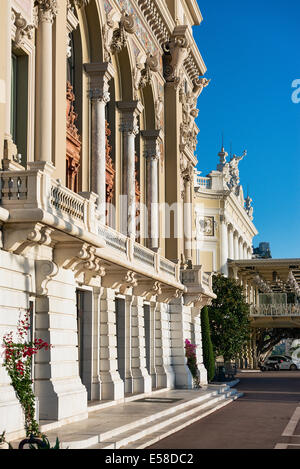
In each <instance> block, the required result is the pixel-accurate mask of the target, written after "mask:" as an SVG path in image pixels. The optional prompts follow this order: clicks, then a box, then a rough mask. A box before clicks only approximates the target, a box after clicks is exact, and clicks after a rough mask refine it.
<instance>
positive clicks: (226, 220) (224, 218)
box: [220, 214, 228, 226]
mask: <svg viewBox="0 0 300 469" xmlns="http://www.w3.org/2000/svg"><path fill="white" fill-rule="evenodd" d="M220 223H223V224H224V225H226V226H227V225H228V219H227V218H226V217H225V215H224V214H221V215H220Z"/></svg>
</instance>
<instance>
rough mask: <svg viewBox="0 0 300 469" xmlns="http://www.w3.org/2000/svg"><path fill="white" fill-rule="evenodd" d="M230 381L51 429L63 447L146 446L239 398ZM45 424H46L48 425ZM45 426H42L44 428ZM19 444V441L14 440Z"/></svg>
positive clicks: (141, 399) (146, 398) (155, 396)
mask: <svg viewBox="0 0 300 469" xmlns="http://www.w3.org/2000/svg"><path fill="white" fill-rule="evenodd" d="M237 382H238V380H237V381H235V382H234V383H229V384H230V385H228V384H221V385H220V384H218V385H209V386H207V387H206V388H205V389H201V390H190V391H188V390H180V389H175V390H162V391H159V392H154V393H151V395H145V394H144V395H140V396H136V399H135V400H130V401H128V402H124V403H121V404H118V405H115V406H108V407H104V408H102V409H100V410H97V411H90V412H89V418H88V419H86V420H83V421H79V422H74V423H71V424H67V425H63V426H61V427H59V428H53V427H52V429H51V430H50V428H49V427H50V425H47V427H48V429H47V430H48V431H46V434H47V437H48V438H49V441H50V442H51V444H54V443H55V440H56V437H58V438H59V441H60V446H61V448H62V449H67V448H68V449H143V448H147V447H148V446H151V445H153V444H154V443H156V442H157V441H159V440H161V439H163V438H166V437H167V436H169V435H171V434H173V433H175V432H178V431H179V430H182V429H183V428H185V427H187V426H188V425H191V424H193V423H195V422H197V421H198V420H200V419H202V418H204V417H206V416H208V415H209V414H211V413H213V412H215V411H216V410H218V409H220V408H222V407H224V406H226V405H227V404H230V403H231V402H233V401H234V400H235V399H237V398H238V397H240V396H241V395H242V393H239V392H238V391H237V390H236V389H233V388H232V387H231V386H232V385H235V384H236V383H237ZM45 427H46V426H45ZM45 430H46V428H43V427H42V431H45ZM14 443H15V445H14V447H17V443H18V442H17V441H15V442H14Z"/></svg>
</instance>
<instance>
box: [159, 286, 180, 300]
mask: <svg viewBox="0 0 300 469" xmlns="http://www.w3.org/2000/svg"><path fill="white" fill-rule="evenodd" d="M182 295H183V291H181V290H179V289H177V288H174V287H173V288H172V287H169V286H168V285H162V286H161V293H160V294H158V295H157V301H158V302H159V303H169V302H170V301H171V300H172V299H173V298H175V299H176V298H180V297H181V296H182Z"/></svg>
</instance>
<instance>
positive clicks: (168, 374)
mask: <svg viewBox="0 0 300 469" xmlns="http://www.w3.org/2000/svg"><path fill="white" fill-rule="evenodd" d="M171 351H172V349H171V331H170V314H169V312H168V305H167V304H165V303H157V304H156V308H155V370H156V386H157V387H159V388H173V387H174V384H175V375H174V370H173V368H172V364H171V360H172V359H171Z"/></svg>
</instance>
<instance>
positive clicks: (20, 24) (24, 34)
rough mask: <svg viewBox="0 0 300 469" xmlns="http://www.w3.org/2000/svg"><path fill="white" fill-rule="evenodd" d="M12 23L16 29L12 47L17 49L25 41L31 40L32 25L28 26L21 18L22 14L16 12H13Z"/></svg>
mask: <svg viewBox="0 0 300 469" xmlns="http://www.w3.org/2000/svg"><path fill="white" fill-rule="evenodd" d="M13 23H14V25H15V27H16V32H15V37H14V41H13V43H14V47H15V48H17V49H19V48H21V47H22V46H23V45H24V42H25V41H26V39H28V40H31V39H32V34H33V29H34V25H33V24H28V22H27V20H26V19H25V18H24V17H23V16H22V14H21V13H17V12H13Z"/></svg>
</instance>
